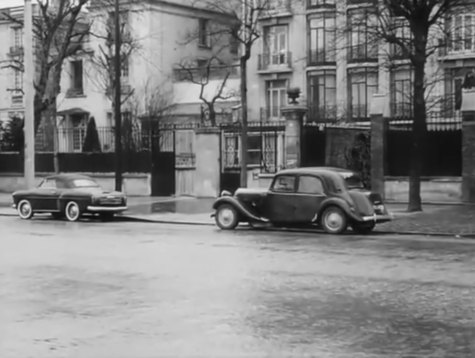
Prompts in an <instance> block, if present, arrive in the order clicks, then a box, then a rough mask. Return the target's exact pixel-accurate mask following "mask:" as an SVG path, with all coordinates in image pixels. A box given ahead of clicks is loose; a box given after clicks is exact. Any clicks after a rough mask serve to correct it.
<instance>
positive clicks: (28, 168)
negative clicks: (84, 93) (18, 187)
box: [23, 0, 35, 188]
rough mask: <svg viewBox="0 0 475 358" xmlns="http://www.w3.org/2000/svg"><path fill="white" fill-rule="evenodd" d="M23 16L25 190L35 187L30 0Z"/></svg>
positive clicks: (26, 3) (31, 16) (27, 0)
mask: <svg viewBox="0 0 475 358" xmlns="http://www.w3.org/2000/svg"><path fill="white" fill-rule="evenodd" d="M23 16H24V35H23V36H24V41H23V43H24V51H25V58H24V70H25V72H24V76H23V91H24V94H25V121H24V134H25V139H24V141H25V144H24V146H25V147H24V149H25V150H24V177H25V185H26V187H27V188H32V187H34V185H35V111H34V95H35V92H34V91H35V90H34V87H33V77H34V73H33V71H34V66H33V11H32V8H31V0H25V9H24V12H23Z"/></svg>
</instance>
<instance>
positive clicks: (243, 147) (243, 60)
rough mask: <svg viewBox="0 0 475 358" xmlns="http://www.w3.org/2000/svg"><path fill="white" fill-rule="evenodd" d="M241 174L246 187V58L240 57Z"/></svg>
mask: <svg viewBox="0 0 475 358" xmlns="http://www.w3.org/2000/svg"><path fill="white" fill-rule="evenodd" d="M239 66H240V69H241V116H242V122H241V176H240V186H241V187H242V188H246V187H247V59H246V58H245V57H241V60H240V62H239Z"/></svg>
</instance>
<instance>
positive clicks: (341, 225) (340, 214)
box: [320, 206, 348, 234]
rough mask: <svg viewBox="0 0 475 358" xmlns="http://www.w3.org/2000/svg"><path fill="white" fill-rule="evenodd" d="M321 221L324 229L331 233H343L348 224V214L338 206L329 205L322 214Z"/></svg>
mask: <svg viewBox="0 0 475 358" xmlns="http://www.w3.org/2000/svg"><path fill="white" fill-rule="evenodd" d="M320 223H321V225H322V228H323V230H325V231H326V232H327V233H329V234H341V233H342V232H344V231H345V230H346V228H347V226H348V220H347V217H346V214H345V213H344V211H343V210H341V209H340V208H339V207H337V206H329V207H328V208H326V209H325V210H324V211H323V213H322V216H321V219H320Z"/></svg>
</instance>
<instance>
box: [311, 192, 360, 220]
mask: <svg viewBox="0 0 475 358" xmlns="http://www.w3.org/2000/svg"><path fill="white" fill-rule="evenodd" d="M329 206H337V207H339V208H340V209H341V210H343V211H344V212H345V214H346V215H348V217H349V218H350V220H355V221H361V218H360V217H359V216H358V215H357V214H356V213H355V212H354V211H353V210H352V209H351V207H350V205H349V204H348V203H347V202H346V201H345V200H343V199H340V198H329V199H327V200H325V201H324V202H323V203H322V205H321V207H320V210H319V212H318V215H317V218H320V217H321V215H322V213H323V212H324V211H325V209H326V208H328V207H329Z"/></svg>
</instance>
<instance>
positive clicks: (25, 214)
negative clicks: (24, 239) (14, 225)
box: [17, 199, 34, 220]
mask: <svg viewBox="0 0 475 358" xmlns="http://www.w3.org/2000/svg"><path fill="white" fill-rule="evenodd" d="M17 211H18V216H20V218H22V219H23V220H28V219H31V218H32V217H33V214H34V213H33V207H32V206H31V203H30V201H29V200H26V199H25V200H22V201H20V202H19V203H18V206H17Z"/></svg>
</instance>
